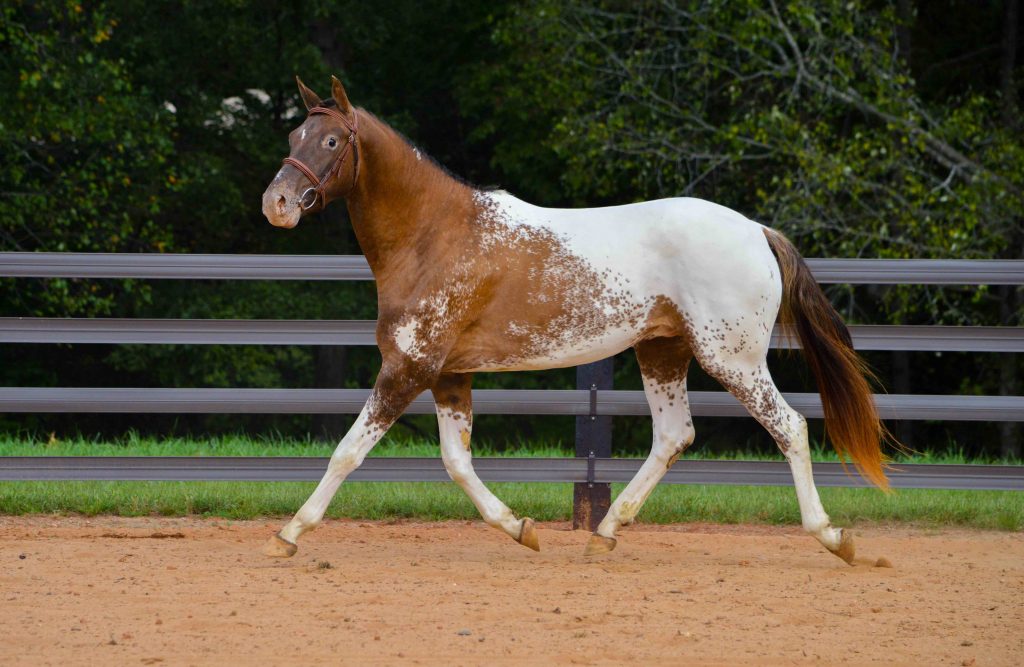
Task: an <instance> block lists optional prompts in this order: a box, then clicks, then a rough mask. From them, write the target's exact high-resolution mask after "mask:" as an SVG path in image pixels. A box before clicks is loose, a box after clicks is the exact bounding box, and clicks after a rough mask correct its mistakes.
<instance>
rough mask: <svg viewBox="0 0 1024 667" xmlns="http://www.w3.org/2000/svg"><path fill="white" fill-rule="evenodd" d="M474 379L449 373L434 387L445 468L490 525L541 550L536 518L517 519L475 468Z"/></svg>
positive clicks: (536, 549)
mask: <svg viewBox="0 0 1024 667" xmlns="http://www.w3.org/2000/svg"><path fill="white" fill-rule="evenodd" d="M472 380H473V376H472V375H469V374H459V373H445V374H443V375H441V376H440V377H439V378H438V380H437V383H436V384H435V385H434V387H433V392H434V402H435V403H436V404H437V426H438V431H439V432H440V435H441V458H442V460H443V461H444V467H445V470H447V471H448V475H449V476H450V477H451V478H452V480H453V481H454V482H455V483H456V484H458V485H459V486H461V487H462V490H463V491H465V492H466V494H467V495H468V496H469V498H470V500H472V501H473V504H474V505H476V508H477V509H478V510H479V511H480V515H481V516H482V517H483V518H484V521H486V522H487V523H488V525H491V526H494V527H495V528H499V529H501V530H503V531H505V533H506V534H508V535H509V536H510V537H511V538H512V539H514V540H515V541H516V542H519V543H520V544H522V545H524V546H527V547H530V548H531V549H533V550H534V551H540V543H539V542H538V540H537V531H536V530H535V529H534V526H533V519H530V518H525V519H523V520H522V521H520V520H519V519H517V518H516V516H515V515H514V514H513V513H512V510H510V509H509V508H508V507H507V506H506V505H505V503H503V502H501V501H500V500H499V499H498V497H497V496H495V495H494V494H493V493H491V491H490V489H488V488H487V487H486V486H484V483H483V482H481V481H480V478H479V477H478V476H477V474H476V471H475V470H473V456H472V454H471V453H470V451H471V450H470V446H469V440H470V434H471V432H472V430H473V401H472V393H471V391H470V385H471V384H472Z"/></svg>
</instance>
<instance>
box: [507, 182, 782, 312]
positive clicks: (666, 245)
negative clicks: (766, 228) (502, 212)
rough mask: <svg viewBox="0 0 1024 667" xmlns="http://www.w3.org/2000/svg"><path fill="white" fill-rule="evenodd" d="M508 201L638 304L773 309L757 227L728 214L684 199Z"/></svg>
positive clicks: (770, 263) (769, 269) (768, 258)
mask: <svg viewBox="0 0 1024 667" xmlns="http://www.w3.org/2000/svg"><path fill="white" fill-rule="evenodd" d="M508 197H510V198H511V195H508ZM511 199H514V198H511ZM515 201H516V203H510V209H511V210H514V211H517V217H518V218H519V219H520V220H522V221H523V224H528V225H531V226H532V225H536V226H539V227H543V228H547V229H550V230H551V231H552V232H554V233H555V234H556V235H557V236H558V237H559V238H561V239H562V240H563V242H564V243H565V244H566V246H567V247H568V248H569V250H570V251H571V252H573V253H574V254H576V255H578V256H580V257H581V258H583V259H585V261H587V262H588V263H589V264H590V265H592V266H593V267H594V269H595V270H596V271H597V272H598V273H602V274H617V275H619V276H621V277H622V278H624V279H627V280H629V284H630V285H631V286H632V288H633V289H634V290H637V291H638V293H637V295H636V296H638V297H647V296H658V295H664V296H667V297H669V298H671V299H672V300H674V301H676V302H680V303H682V302H685V303H687V304H692V305H694V306H696V305H697V304H700V303H702V302H705V301H706V300H707V299H708V298H709V297H710V298H713V299H714V300H715V301H716V302H717V303H718V304H719V305H720V307H721V308H722V309H724V310H727V311H731V312H736V311H742V312H747V311H749V309H750V307H751V306H752V305H756V304H757V303H758V302H760V301H762V300H763V299H764V298H766V297H767V299H768V300H769V301H775V302H776V309H777V301H778V299H779V298H780V297H781V284H780V282H779V272H778V268H777V264H776V262H775V258H774V256H773V255H772V253H771V249H770V248H769V247H768V243H767V241H766V239H765V237H764V232H763V227H762V225H760V224H759V223H757V222H754V221H752V220H750V219H749V218H747V217H745V216H743V215H742V214H740V213H738V212H736V211H734V210H732V209H730V208H727V207H725V206H721V205H719V204H715V203H713V202H709V201H706V200H703V199H696V198H689V197H680V198H672V199H658V200H654V201H647V202H640V203H636V204H626V205H623V206H609V207H603V208H590V209H546V208H541V207H535V206H531V205H529V204H523V203H522V202H519V201H518V200H515ZM701 310H703V308H702V309H701ZM771 316H772V317H774V312H773V313H772V314H771Z"/></svg>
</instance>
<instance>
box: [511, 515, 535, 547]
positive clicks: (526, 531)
mask: <svg viewBox="0 0 1024 667" xmlns="http://www.w3.org/2000/svg"><path fill="white" fill-rule="evenodd" d="M516 542H518V543H519V544H522V545H523V546H524V547H530V548H531V549H533V550H534V551H540V540H539V539H538V538H537V529H536V528H534V527H533V519H531V518H529V517H527V518H525V519H523V527H522V528H521V529H520V531H519V539H517V540H516Z"/></svg>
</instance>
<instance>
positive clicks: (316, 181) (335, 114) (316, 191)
mask: <svg viewBox="0 0 1024 667" xmlns="http://www.w3.org/2000/svg"><path fill="white" fill-rule="evenodd" d="M315 114H323V115H325V116H331V117H332V118H337V119H338V120H339V121H341V124H342V125H344V126H345V127H346V128H347V129H348V132H349V135H348V142H347V143H346V144H345V147H344V148H342V149H341V152H340V153H339V154H338V157H336V158H335V159H334V163H333V164H332V165H331V167H330V169H328V170H327V173H326V174H324V175H323V177H322V178H321V177H318V176H317V175H316V172H314V171H313V170H312V169H310V168H309V167H307V166H306V165H304V164H303V163H302V162H301V161H300V160H296V159H295V158H293V157H290V156H289V157H286V158H285V159H284V160H283V161H282V162H283V164H290V165H291V166H293V167H295V168H296V169H298V170H299V171H301V172H302V174H303V175H304V176H305V177H306V178H308V179H309V182H310V183H312V184H313V187H311V188H307V189H306V190H305V191H304V192H303V193H302V196H301V197H300V198H299V206H301V207H302V210H303V211H308V210H309V209H311V208H313V207H314V206H316V204H317V202H319V201H320V200H321V199H322V200H323V201H324V203H325V204H326V203H327V199H326V197H325V195H324V192H325V191H326V189H327V184H328V183H330V181H331V180H332V179H333V178H334V177H336V176H337V175H338V173H339V172H341V167H342V165H343V164H345V158H347V157H348V154H349V151H352V152H353V153H354V154H355V157H353V162H354V163H355V168H354V169H353V170H352V187H353V188H354V187H355V186H356V179H357V178H359V150H358V148H357V147H356V132H357V130H358V129H359V116H358V114H356V113H353V114H352V122H351V123H350V122H349V121H348V118H345V116H344V115H343V114H342V113H341V112H340V111H338V110H337V109H331V108H330V107H313V108H312V109H310V110H309V115H310V116H313V115H315ZM311 192H312V193H313V199H312V200H311V201H310V202H309V204H308V205H307V204H306V198H307V195H309V193H311Z"/></svg>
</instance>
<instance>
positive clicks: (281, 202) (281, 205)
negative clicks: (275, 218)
mask: <svg viewBox="0 0 1024 667" xmlns="http://www.w3.org/2000/svg"><path fill="white" fill-rule="evenodd" d="M287 203H288V200H287V199H285V198H284V195H280V196H279V197H278V198H277V212H278V214H279V215H284V214H285V212H286V211H285V205H286V204H287Z"/></svg>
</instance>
